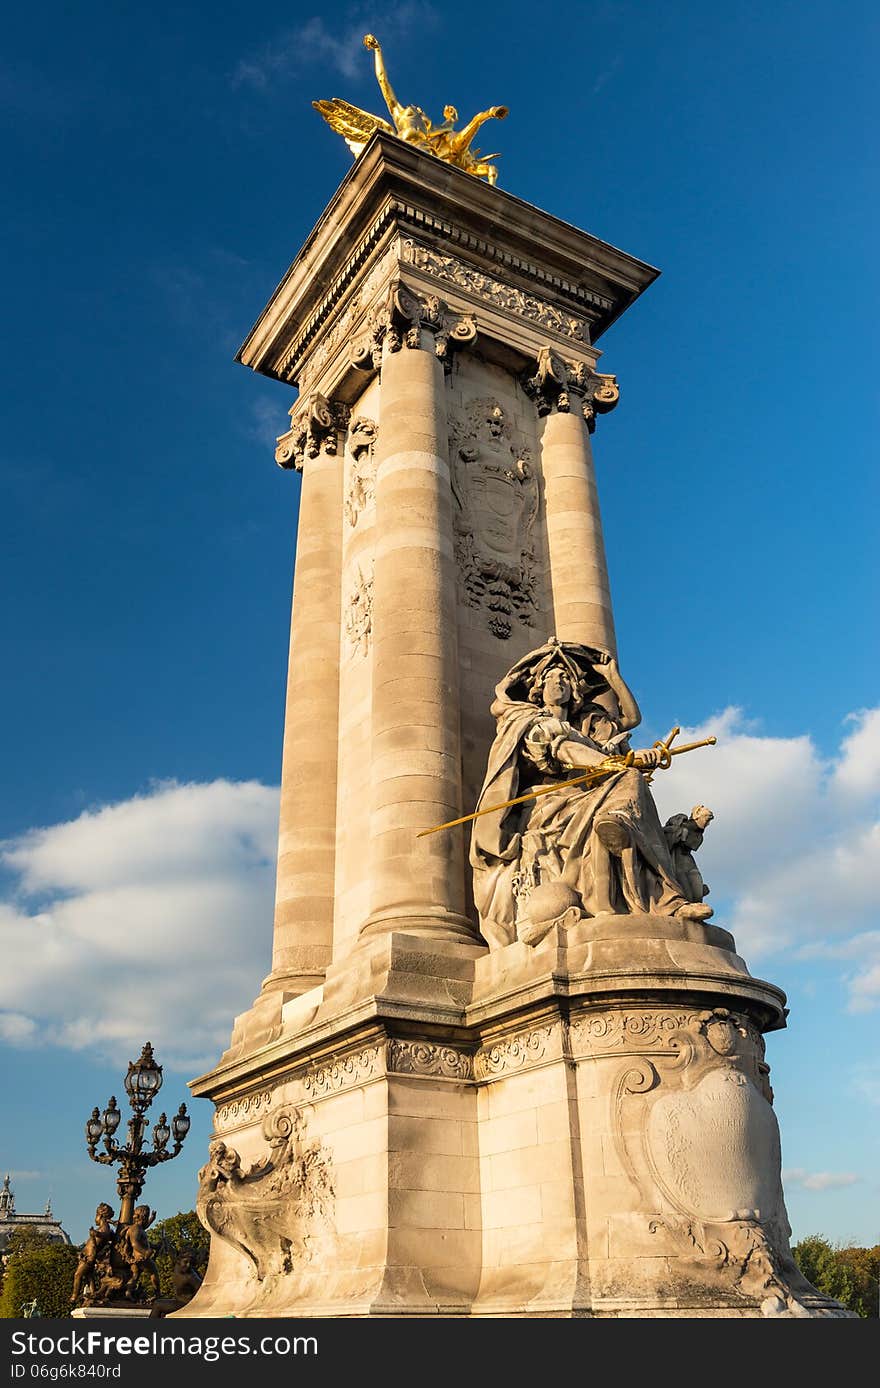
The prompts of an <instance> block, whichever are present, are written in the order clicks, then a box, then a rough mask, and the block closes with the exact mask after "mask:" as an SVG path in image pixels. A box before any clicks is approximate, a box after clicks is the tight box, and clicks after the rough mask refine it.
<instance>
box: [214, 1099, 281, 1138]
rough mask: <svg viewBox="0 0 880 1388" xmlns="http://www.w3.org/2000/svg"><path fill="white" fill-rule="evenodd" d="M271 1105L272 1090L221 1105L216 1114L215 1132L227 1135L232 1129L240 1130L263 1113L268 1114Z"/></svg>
mask: <svg viewBox="0 0 880 1388" xmlns="http://www.w3.org/2000/svg"><path fill="white" fill-rule="evenodd" d="M271 1104H272V1091H271V1089H263V1090H261V1091H260V1092H259V1093H258V1094H245V1095H244V1097H243V1098H241V1099H232V1100H231V1102H230V1103H228V1104H221V1106H220V1108H218V1109H217V1111H216V1112H215V1114H214V1131H215V1132H218V1133H225V1132H228V1131H229V1129H230V1128H240V1127H242V1126H243V1125H244V1124H245V1123H252V1122H253V1121H254V1119H255V1118H258V1117H259V1115H260V1113H261V1112H262V1113H264V1112H266V1110H268V1109H269V1108H270V1107H271Z"/></svg>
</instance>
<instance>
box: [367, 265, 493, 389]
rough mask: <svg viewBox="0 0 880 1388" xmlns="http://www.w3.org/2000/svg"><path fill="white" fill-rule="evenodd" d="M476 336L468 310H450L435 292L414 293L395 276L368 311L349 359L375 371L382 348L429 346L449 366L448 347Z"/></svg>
mask: <svg viewBox="0 0 880 1388" xmlns="http://www.w3.org/2000/svg"><path fill="white" fill-rule="evenodd" d="M476 336H477V325H476V323H475V322H474V320H473V318H472V317H471V316H470V315H469V314H457V313H452V312H450V311H449V310H448V309H447V307H446V305H445V304H444V303H443V301H442V300H441V299H439V298H438V297H437V295H436V294H428V295H419V294H416V293H414V292H413V291H412V290H411V289H409V288H408V287H407V285H405V284H404V283H403V282H402V281H401V280H396V281H395V282H393V283H392V284H391V285H390V286H389V289H388V293H387V295H386V296H385V299H384V301H383V302H382V303H380V304H379V305H378V306H377V307H376V308H375V309H374V310H373V312H372V313H371V314H370V316H369V319H368V324H367V331H366V333H365V334H364V335H363V336H362V337H361V338H359V339H358V340H357V341H356V342H355V343H354V344H353V346H352V349H351V363H352V365H353V366H355V367H357V368H358V370H360V371H378V370H380V369H381V365H382V353H383V350H385V351H389V352H399V351H400V350H401V348H402V347H403V346H404V345H405V346H406V347H408V348H411V349H416V350H418V349H420V348H421V349H424V350H429V351H430V350H433V351H434V352H436V354H437V356H438V357H439V358H440V360H441V361H442V362H443V365H444V368H445V369H447V370H449V369H451V367H452V349H453V348H454V347H464V346H468V345H470V344H471V343H473V342H474V341H475V340H476Z"/></svg>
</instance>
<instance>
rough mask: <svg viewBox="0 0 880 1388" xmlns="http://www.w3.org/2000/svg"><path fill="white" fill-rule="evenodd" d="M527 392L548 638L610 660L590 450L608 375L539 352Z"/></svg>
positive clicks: (610, 397) (609, 386)
mask: <svg viewBox="0 0 880 1388" xmlns="http://www.w3.org/2000/svg"><path fill="white" fill-rule="evenodd" d="M527 389H528V390H529V393H530V394H531V395H532V397H533V398H534V399H535V401H536V404H537V409H538V413H539V414H540V415H542V416H543V417H544V437H543V442H542V449H541V461H542V470H543V474H544V489H545V505H546V515H547V543H548V547H549V551H550V574H551V584H552V589H553V612H554V624H555V633H556V635H557V636H558V638H559V639H560V641H580V642H582V643H583V644H584V645H586V646H596V647H598V648H599V649H600V650H603V651H607V652H608V653H609V655H616V653H617V642H616V637H615V634H614V613H613V611H612V606H611V589H610V586H609V582H608V567H607V564H606V561H605V541H604V539H603V536H602V520H601V516H600V513H599V498H598V494H597V491H596V474H595V470H594V467H593V453H592V449H591V447H590V427H591V426H592V425H593V422H594V418H595V414H596V413H597V412H598V413H602V412H605V411H607V410H610V409H613V407H614V405H615V404H616V403H617V398H618V390H617V386H616V383H615V382H614V378H613V377H612V376H600V375H598V374H597V373H596V372H593V371H592V370H591V369H590V368H589V367H588V366H586V365H585V364H584V363H581V362H578V363H568V362H564V361H563V360H562V359H561V358H560V357H559V356H557V354H556V353H554V352H551V351H550V350H549V349H547V348H545V349H543V350H542V351H541V352H540V353H539V356H538V372H537V374H536V376H534V377H532V378H531V379H530V380H529V381H528V382H527Z"/></svg>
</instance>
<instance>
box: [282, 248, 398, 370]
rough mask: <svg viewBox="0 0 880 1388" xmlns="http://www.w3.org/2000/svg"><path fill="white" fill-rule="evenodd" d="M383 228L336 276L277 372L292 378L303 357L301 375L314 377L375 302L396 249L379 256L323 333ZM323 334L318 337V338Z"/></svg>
mask: <svg viewBox="0 0 880 1388" xmlns="http://www.w3.org/2000/svg"><path fill="white" fill-rule="evenodd" d="M382 230H383V226H382V225H374V226H373V227H371V229H370V231H369V233H368V234H367V236H366V237H365V238H364V240H363V241H361V243H360V244H359V246H358V248H357V250H356V251H355V253H354V255H353V256H352V258H351V260H349V262H348V264H347V265H346V267H345V270H344V271H343V273H342V274H341V275H339V276H338V277H337V279H336V280H335V281H334V283H333V284H332V285H331V287H330V289H329V290H328V292H327V293H326V294H325V295H324V297H323V299H322V301H321V303H320V305H319V307H318V309H317V311H316V312H315V314H314V315H313V317H312V318H311V319H310V320H309V323H308V326H307V327H306V329H305V331H304V332H302V333H300V335H299V336H298V337H297V338H296V340H295V341H294V343H293V344H292V345H291V346H290V347H289V348H288V350H287V351H286V352H285V354H284V357H283V358H282V360H281V362H280V363H279V366H278V375H279V376H280V377H281V378H282V379H284V380H290V379H291V373H292V371H293V370H294V369H295V368H296V365H297V363H299V362H300V361H301V360H303V358H305V360H304V364H303V371H302V378H303V381H305V380H313V379H314V377H315V376H316V375H317V374H318V372H319V371H320V370H321V368H322V367H323V365H324V363H325V362H326V361H327V360H328V359H329V358H330V357H331V356H332V354H333V353H334V352H335V351H336V348H337V347H338V346H339V345H340V343H341V342H342V341H343V340H344V339H345V338H346V337H348V336H350V334H351V332H352V329H353V328H354V326H355V324H356V323H357V321H358V319H359V318H360V317H361V315H362V314H363V313H364V312H365V311H366V308H367V306H368V305H369V304H370V303H371V302H372V300H373V297H374V295H375V294H376V293H377V292H378V290H379V287H380V285H381V283H382V280H383V279H385V278H386V276H387V275H388V274H389V273H390V262H391V260H392V258H393V260H394V264H395V265H396V264H397V258H396V256H395V255H394V253H393V251H390V252H386V253H385V254H384V255H382V256H380V258H379V260H378V261H377V262H376V264H375V265H374V267H373V269H372V270H371V271H370V273H369V274H368V275H367V277H366V279H365V280H363V281H362V283H361V285H360V287H359V288H357V289H356V290H355V291H354V293H353V294H352V296H351V298H350V299H349V300H348V302H347V303H346V304H345V307H344V308H343V309H342V310H341V312H340V313H339V315H338V317H337V318H336V320H335V321H334V322H333V323H332V324H331V325H330V327H329V328H327V329H326V330H325V331H323V333H322V325H323V324H324V323H326V321H327V319H328V318H329V316H330V314H331V313H332V312H333V309H334V307H335V305H336V304H337V303H338V302H339V301H340V299H341V298H342V296H343V295H344V293H345V290H346V289H347V288H348V286H349V284H350V283H351V280H352V277H353V276H354V275H355V274H356V273H357V271H358V270H359V269H360V267H361V265H362V264H363V262H364V260H365V259H366V258H367V257H368V256H369V254H370V252H371V251H372V249H373V247H374V246H375V244H376V241H377V239H379V238H380V236H381V233H382ZM319 336H320V340H319V341H315V339H316V338H318V337H319ZM313 341H315V346H314V348H313V349H312V351H311V353H309V354H308V355H307V356H306V355H305V354H306V352H307V349H308V346H309V344H310V343H311V342H313Z"/></svg>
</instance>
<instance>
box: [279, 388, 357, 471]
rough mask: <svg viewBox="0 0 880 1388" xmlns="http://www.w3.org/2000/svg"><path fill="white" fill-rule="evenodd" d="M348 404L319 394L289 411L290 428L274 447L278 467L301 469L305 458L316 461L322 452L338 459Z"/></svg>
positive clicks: (309, 397) (307, 398) (346, 419)
mask: <svg viewBox="0 0 880 1388" xmlns="http://www.w3.org/2000/svg"><path fill="white" fill-rule="evenodd" d="M348 416H349V409H348V406H347V405H341V404H338V403H335V402H334V403H332V404H331V402H330V401H329V400H327V399H326V398H325V397H324V396H323V395H320V394H319V393H318V392H317V391H316V392H314V394H312V395H309V396H307V397H306V399H305V401H300V400H297V402H296V404H295V405H294V406H293V407H292V409H291V411H290V428H289V429H288V431H287V433H286V434H282V435H281V437H280V438H279V439H278V441H277V443H276V447H275V461H276V463H277V464H278V466H279V467H282V468H288V469H289V468H295V469H296V471H297V472H300V471H301V470H302V467H303V464H304V463H305V460H306V458H317V456H318V454H319V453H321V452H324V453H326V454H327V455H328V456H329V457H335V455H336V454H337V453H338V451H339V435H340V433H342V431H343V430H344V429H345V428H346V425H347V424H348Z"/></svg>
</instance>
